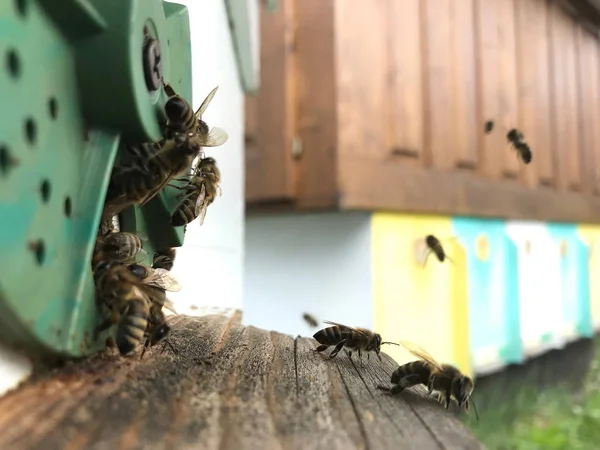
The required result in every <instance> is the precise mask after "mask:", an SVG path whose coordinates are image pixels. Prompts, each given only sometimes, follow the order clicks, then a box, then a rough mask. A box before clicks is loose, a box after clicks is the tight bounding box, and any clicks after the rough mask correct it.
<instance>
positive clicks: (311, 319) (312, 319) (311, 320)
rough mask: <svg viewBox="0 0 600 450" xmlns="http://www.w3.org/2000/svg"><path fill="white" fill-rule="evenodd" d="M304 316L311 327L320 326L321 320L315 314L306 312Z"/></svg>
mask: <svg viewBox="0 0 600 450" xmlns="http://www.w3.org/2000/svg"><path fill="white" fill-rule="evenodd" d="M302 318H303V319H304V321H305V322H306V323H307V324H308V326H309V327H312V328H316V327H318V326H319V321H318V320H317V319H315V316H313V315H311V314H308V313H304V314H302Z"/></svg>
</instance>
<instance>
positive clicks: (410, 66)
mask: <svg viewBox="0 0 600 450" xmlns="http://www.w3.org/2000/svg"><path fill="white" fill-rule="evenodd" d="M284 3H286V5H288V4H289V3H291V4H293V5H294V13H293V16H294V20H293V22H294V24H295V30H296V32H295V34H294V39H293V42H294V48H295V49H296V51H295V66H294V67H295V69H294V71H295V72H294V73H295V78H294V79H295V80H296V81H297V82H296V83H295V86H296V91H297V92H296V93H295V94H293V95H290V96H289V98H290V99H292V100H291V101H296V105H295V107H296V109H293V108H292V109H291V111H292V112H289V111H290V109H289V108H288V112H284V114H292V115H296V116H297V119H298V136H299V137H300V142H302V147H303V152H302V156H301V157H299V158H298V160H297V161H296V163H297V164H295V165H294V166H293V167H294V170H293V171H292V177H291V179H293V180H295V185H294V186H295V190H293V191H294V193H293V195H292V196H291V197H288V198H287V199H286V200H287V203H286V204H285V205H282V204H277V201H278V200H280V199H281V195H280V194H281V193H280V192H278V191H276V190H273V191H272V192H267V191H264V195H262V194H261V196H260V197H256V196H254V195H253V194H252V195H250V194H249V195H247V200H248V203H247V211H249V213H250V214H252V213H258V212H259V211H260V212H265V211H269V210H270V211H273V212H276V211H282V209H281V206H284V208H285V210H288V211H294V210H302V211H307V210H324V209H325V210H326V209H330V210H331V209H340V208H346V207H349V206H348V205H361V206H360V207H361V209H362V208H366V209H369V210H382V209H387V208H392V209H393V210H394V211H399V212H406V211H421V212H423V213H439V212H440V209H443V210H444V211H445V213H448V214H459V213H460V214H467V215H474V216H478V215H480V214H483V213H482V212H481V211H480V210H479V209H478V207H479V206H478V203H470V200H468V199H472V198H479V195H475V194H474V195H462V197H460V199H461V200H460V201H452V202H450V203H449V204H447V205H446V206H445V207H443V208H438V207H435V208H434V209H427V207H426V206H425V205H437V204H438V203H441V200H440V199H443V198H448V197H449V196H454V197H456V196H455V195H454V194H451V193H452V192H464V190H465V188H464V187H463V186H460V185H454V184H453V183H454V182H456V183H459V180H461V173H464V174H466V175H467V178H469V179H470V176H471V175H473V176H475V177H476V178H475V179H476V180H477V183H476V184H477V185H478V186H479V187H480V188H481V189H482V192H486V193H487V194H488V196H489V197H490V203H489V204H488V205H486V208H485V211H486V214H485V215H487V211H490V212H491V214H492V215H493V216H495V217H507V218H512V219H524V218H526V217H532V216H534V217H535V218H537V219H540V220H550V219H551V218H556V217H561V218H562V219H563V220H565V221H569V222H573V221H577V220H580V219H581V218H586V220H589V219H590V212H591V211H596V206H595V202H596V197H599V196H600V168H599V166H598V164H597V161H600V150H599V149H600V145H599V144H600V142H599V141H598V139H599V137H598V136H597V135H598V129H600V128H599V127H595V126H594V125H593V124H594V123H596V122H597V118H598V114H599V112H598V111H597V109H598V107H597V105H598V103H599V102H598V99H597V98H596V97H598V95H600V94H599V92H600V86H598V83H600V78H599V76H598V74H599V72H600V58H599V57H598V54H599V52H600V42H599V40H598V38H597V36H595V35H594V34H592V33H590V32H589V31H590V30H592V31H594V33H595V34H597V26H596V25H593V23H596V21H595V19H594V14H592V12H591V11H588V10H589V8H590V5H589V4H587V2H585V1H582V2H580V3H578V2H570V3H571V4H572V5H580V6H581V7H580V6H577V7H575V8H573V7H570V8H568V7H566V6H565V5H567V4H568V3H569V2H566V1H564V0H419V1H418V0H405V1H404V0H403V1H402V2H400V1H397V0H364V1H363V2H361V5H360V8H357V7H356V6H355V5H354V4H353V3H352V2H348V1H345V0H323V1H322V2H320V1H319V0H307V1H305V2H304V1H302V0H286V2H284ZM585 4H587V6H585ZM582 8H583V9H582ZM586 8H587V9H586ZM584 11H588V12H589V13H590V14H588V16H589V17H588V16H585V17H584V15H583V12H584ZM596 15H598V14H597V11H596ZM595 26H596V28H594V27H595ZM273 46H274V45H273V44H271V43H267V42H266V43H265V48H264V49H263V56H264V54H265V53H266V52H267V51H268V50H267V49H270V48H272V47H273ZM280 50H281V49H280ZM271 57H272V58H275V56H274V55H271ZM277 57H278V58H281V56H280V55H279V56H277ZM265 70H267V69H266V68H265ZM292 72H293V71H292ZM292 75H293V74H292ZM279 76H282V75H281V74H280V75H279ZM263 84H264V83H263ZM267 89H268V88H267ZM269 92H271V91H269ZM265 95H272V94H265ZM294 99H295V100H294ZM249 106H252V103H251V101H249ZM259 109H260V106H259ZM278 120H279V119H278ZM488 120H492V121H494V123H495V128H494V130H493V131H492V133H490V134H485V133H484V123H485V122H486V121H488ZM276 122H277V121H276ZM251 125H253V126H254V124H252V123H251ZM258 128H260V126H259V127H258ZM263 128H264V129H265V130H267V127H263ZM511 128H518V129H519V130H520V131H522V132H523V133H524V135H525V138H526V140H527V142H528V143H529V145H530V147H531V150H532V152H533V160H532V162H531V164H525V163H523V162H522V161H521V160H520V159H519V158H518V155H517V153H516V151H515V150H514V148H513V147H512V146H511V145H509V143H508V142H507V139H506V133H507V132H508V130H509V129H511ZM261 133H262V131H260V130H259V131H258V132H257V134H258V135H261ZM599 136H600V135H599ZM249 145H250V144H249ZM249 148H252V149H253V151H256V147H249ZM260 151H263V149H262V148H260ZM265 151H266V150H265ZM278 151H279V152H287V151H288V149H287V148H286V147H285V146H284V145H280V146H279V147H278ZM249 158H250V157H249ZM265 158H266V157H265ZM265 161H267V159H265ZM354 163H356V165H357V166H360V165H361V164H362V165H363V167H364V168H365V169H364V171H363V174H361V176H360V177H357V176H356V173H355V172H354V171H353V170H348V167H349V166H350V165H352V164H354ZM265 164H266V163H265ZM269 164H271V163H269ZM286 164H287V163H286ZM270 167H271V169H269V168H268V167H266V166H265V167H259V169H261V170H257V169H256V167H253V168H251V167H250V166H248V168H247V170H248V171H252V174H250V172H248V177H247V179H248V180H249V177H250V175H252V176H253V177H254V178H256V177H258V176H259V174H260V176H261V177H262V176H263V174H264V173H274V172H277V171H279V170H280V166H279V165H277V164H275V163H273V164H272V165H271V166H270ZM367 168H368V169H367ZM379 168H381V170H382V171H381V172H380V171H379ZM396 168H397V169H396ZM409 168H414V169H415V171H416V172H418V174H414V176H411V177H410V180H414V179H422V178H423V177H422V176H421V171H422V170H429V171H430V173H429V175H428V176H426V177H425V178H427V179H428V180H434V179H436V178H437V177H439V176H442V175H443V176H444V183H443V185H444V186H446V190H445V191H443V190H442V188H441V184H438V183H433V185H432V186H431V187H428V188H427V189H412V188H411V189H409V190H408V191H406V190H404V191H403V190H402V186H403V185H405V184H406V183H409V182H410V183H412V182H413V181H409V180H401V182H399V183H396V184H393V183H389V187H388V189H389V190H386V191H378V192H374V190H373V186H374V185H375V184H377V183H379V184H381V182H383V180H384V179H385V178H386V177H387V176H388V174H389V173H391V172H393V171H396V172H397V173H404V171H407V172H410V171H408V170H407V169H409ZM267 169H269V170H267ZM283 170H284V171H288V170H289V167H288V166H287V165H284V166H283ZM367 172H368V174H369V176H368V177H367V176H364V174H365V173H367ZM288 173H289V172H288ZM359 179H360V180H363V181H361V183H365V184H364V185H358V184H357V183H358V180H359ZM252 182H253V181H249V183H252ZM263 184H264V183H263ZM384 184H386V186H387V185H388V183H387V181H386V182H385V183H384ZM525 187H526V188H528V190H522V189H521V188H525ZM269 189H270V188H269ZM409 192H410V193H411V194H409ZM566 192H575V193H581V194H582V197H580V198H579V199H577V200H576V201H575V202H574V203H573V204H571V205H566V204H564V203H563V202H562V201H559V199H563V198H564V197H563V194H564V193H566ZM517 193H519V194H517ZM521 193H522V195H525V196H526V197H527V199H524V200H519V199H518V198H515V196H517V197H518V195H521ZM549 194H550V196H549ZM355 195H356V196H357V197H355V198H353V196H355ZM552 196H554V197H552ZM492 198H493V199H494V200H492ZM534 199H544V200H545V201H546V204H545V205H539V206H536V208H535V212H529V213H528V214H526V215H525V216H523V215H522V211H523V210H524V207H523V205H525V204H529V203H531V202H533V201H534ZM548 200H551V201H550V203H552V205H553V206H552V207H549V206H546V205H548V204H549V202H548ZM495 201H497V203H493V202H495ZM590 202H591V203H590ZM281 203H283V202H281ZM575 204H576V205H577V207H575V206H574V205H575ZM496 205H498V206H496ZM511 205H514V206H511ZM454 207H457V208H459V209H452V208H454ZM570 215H571V216H570ZM591 219H592V221H593V222H598V221H599V220H600V217H592V218H591Z"/></svg>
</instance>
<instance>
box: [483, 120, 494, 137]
mask: <svg viewBox="0 0 600 450" xmlns="http://www.w3.org/2000/svg"><path fill="white" fill-rule="evenodd" d="M493 129H494V121H493V120H488V121H487V122H486V123H485V125H484V126H483V131H484V132H485V133H486V134H488V133H491V132H492V131H493Z"/></svg>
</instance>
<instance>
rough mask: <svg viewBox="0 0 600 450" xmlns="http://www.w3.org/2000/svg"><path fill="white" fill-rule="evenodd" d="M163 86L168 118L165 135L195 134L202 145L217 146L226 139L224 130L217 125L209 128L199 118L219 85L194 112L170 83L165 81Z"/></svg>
mask: <svg viewBox="0 0 600 450" xmlns="http://www.w3.org/2000/svg"><path fill="white" fill-rule="evenodd" d="M164 88H165V92H166V93H167V95H168V96H169V100H167V103H166V104H165V114H166V115H167V118H168V122H167V127H166V133H165V134H166V136H167V137H169V136H171V135H172V133H173V132H175V133H183V134H193V135H197V136H199V137H200V141H201V144H200V145H201V146H202V147H218V146H219V145H222V144H224V143H225V142H226V141H227V138H228V136H227V133H226V132H225V131H224V130H222V129H220V128H218V127H212V128H211V129H209V128H208V125H207V124H206V122H204V121H203V120H202V119H201V117H202V114H204V112H205V111H206V108H208V105H209V104H210V102H211V101H212V99H213V97H214V96H215V94H216V93H217V89H219V86H217V87H216V88H214V89H213V90H212V91H210V93H209V94H208V96H207V97H206V98H205V99H204V101H203V102H202V104H201V105H200V107H199V108H198V110H197V111H196V112H194V110H193V109H192V107H191V106H190V104H189V103H188V102H187V101H185V99H184V98H183V97H180V96H179V95H177V94H176V93H175V91H174V90H173V88H172V87H171V85H170V84H167V83H165V84H164Z"/></svg>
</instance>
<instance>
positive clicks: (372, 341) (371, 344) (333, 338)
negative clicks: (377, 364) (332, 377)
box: [313, 320, 398, 361]
mask: <svg viewBox="0 0 600 450" xmlns="http://www.w3.org/2000/svg"><path fill="white" fill-rule="evenodd" d="M324 323H328V324H330V325H333V326H331V327H327V328H323V329H322V330H319V331H317V332H316V333H315V334H314V335H313V338H315V339H316V341H317V342H318V343H319V344H321V345H319V346H318V347H317V348H316V349H315V351H316V352H322V351H325V350H327V348H329V347H330V346H332V345H334V346H335V347H334V349H333V351H332V352H331V353H330V354H329V359H331V358H335V356H336V355H337V354H338V353H339V352H340V350H341V349H342V348H344V347H346V348H347V349H348V350H347V353H348V356H349V357H350V358H352V351H353V350H356V351H358V357H359V358H360V357H362V355H361V350H364V351H365V352H367V359H368V358H369V356H370V353H369V352H372V351H374V352H375V354H376V355H377V357H378V358H379V360H380V361H381V355H380V354H379V353H380V351H381V346H382V345H383V344H393V345H398V344H395V343H394V342H382V339H381V335H380V334H378V333H373V332H372V331H371V330H367V329H366V328H358V327H357V328H354V327H349V326H347V325H342V324H341V323H337V322H330V321H327V320H326V321H324Z"/></svg>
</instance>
